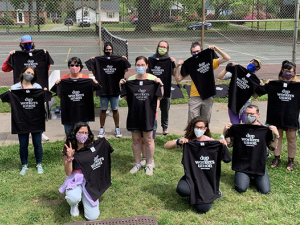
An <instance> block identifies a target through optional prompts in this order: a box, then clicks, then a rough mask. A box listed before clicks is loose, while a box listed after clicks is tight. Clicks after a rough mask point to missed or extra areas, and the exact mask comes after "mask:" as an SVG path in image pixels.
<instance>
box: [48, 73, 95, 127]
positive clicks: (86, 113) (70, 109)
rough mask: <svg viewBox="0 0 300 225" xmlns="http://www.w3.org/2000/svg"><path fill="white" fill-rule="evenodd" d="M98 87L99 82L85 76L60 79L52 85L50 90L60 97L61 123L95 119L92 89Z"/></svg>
mask: <svg viewBox="0 0 300 225" xmlns="http://www.w3.org/2000/svg"><path fill="white" fill-rule="evenodd" d="M99 89H100V86H99V84H95V83H94V81H93V80H92V79H87V78H79V79H77V80H74V79H71V78H68V79H62V80H61V81H60V83H59V84H58V85H54V86H53V88H52V89H51V91H54V92H56V93H57V94H58V95H60V98H61V102H60V104H61V122H62V124H74V123H77V122H80V121H81V122H87V121H95V111H94V90H99Z"/></svg>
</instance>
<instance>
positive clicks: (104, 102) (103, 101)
mask: <svg viewBox="0 0 300 225" xmlns="http://www.w3.org/2000/svg"><path fill="white" fill-rule="evenodd" d="M108 102H110V107H111V109H112V110H117V109H118V105H119V96H117V97H100V106H101V110H107V109H108Z"/></svg>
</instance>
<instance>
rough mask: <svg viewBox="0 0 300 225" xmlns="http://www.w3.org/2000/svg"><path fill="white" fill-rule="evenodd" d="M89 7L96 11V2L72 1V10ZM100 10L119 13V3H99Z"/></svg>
mask: <svg viewBox="0 0 300 225" xmlns="http://www.w3.org/2000/svg"><path fill="white" fill-rule="evenodd" d="M82 4H83V6H84V7H89V8H91V9H94V10H97V9H98V1H85V2H83V3H82V1H74V8H75V10H77V9H80V8H81V7H82ZM101 10H105V11H108V10H111V11H120V6H119V2H117V1H109V2H108V1H101Z"/></svg>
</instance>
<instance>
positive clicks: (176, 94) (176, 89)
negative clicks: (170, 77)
mask: <svg viewBox="0 0 300 225" xmlns="http://www.w3.org/2000/svg"><path fill="white" fill-rule="evenodd" d="M181 87H182V86H181V84H171V92H172V99H176V98H184V96H183V94H182V91H181Z"/></svg>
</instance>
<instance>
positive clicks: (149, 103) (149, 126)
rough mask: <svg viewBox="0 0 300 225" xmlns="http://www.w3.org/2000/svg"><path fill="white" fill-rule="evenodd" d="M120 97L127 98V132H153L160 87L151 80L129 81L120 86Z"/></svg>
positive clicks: (160, 94)
mask: <svg viewBox="0 0 300 225" xmlns="http://www.w3.org/2000/svg"><path fill="white" fill-rule="evenodd" d="M121 96H122V97H123V96H127V104H128V115H127V124H126V127H127V129H128V130H140V131H151V130H153V126H154V122H155V114H156V106H157V98H158V97H162V93H161V89H160V85H159V84H158V83H155V82H154V81H152V80H129V81H127V82H126V83H125V84H124V85H122V93H121Z"/></svg>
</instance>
